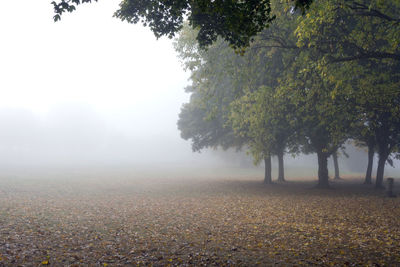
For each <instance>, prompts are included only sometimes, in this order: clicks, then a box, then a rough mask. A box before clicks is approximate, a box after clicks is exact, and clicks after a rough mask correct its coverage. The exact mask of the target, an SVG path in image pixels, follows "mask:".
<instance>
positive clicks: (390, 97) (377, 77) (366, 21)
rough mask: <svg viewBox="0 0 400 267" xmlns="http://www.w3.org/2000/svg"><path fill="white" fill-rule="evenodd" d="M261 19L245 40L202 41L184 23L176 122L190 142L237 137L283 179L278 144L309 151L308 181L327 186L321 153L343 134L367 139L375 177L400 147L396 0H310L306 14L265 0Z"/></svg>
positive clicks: (208, 143)
mask: <svg viewBox="0 0 400 267" xmlns="http://www.w3.org/2000/svg"><path fill="white" fill-rule="evenodd" d="M270 5H271V10H272V11H271V12H272V16H274V17H276V19H275V20H273V22H272V23H271V25H270V26H269V27H268V28H267V29H265V30H263V31H262V32H261V33H260V34H258V35H257V36H256V37H255V38H254V40H253V42H252V43H251V44H250V46H249V47H248V48H246V50H240V49H236V51H233V49H232V45H230V44H229V43H228V42H226V41H224V40H222V39H218V40H217V41H216V42H214V43H213V44H212V45H210V46H209V47H208V48H207V49H202V48H200V47H199V45H198V41H197V40H196V37H197V30H195V29H192V28H191V27H189V26H185V27H184V28H183V30H182V31H181V33H180V35H179V38H177V39H176V42H175V48H176V50H177V51H178V53H179V55H180V57H181V59H182V61H183V63H184V66H185V67H186V68H187V69H188V70H190V71H191V81H192V84H191V85H190V86H189V87H187V88H186V90H187V91H188V92H190V93H191V98H190V102H189V103H187V104H184V105H183V107H182V110H181V113H180V116H179V121H178V128H179V129H180V131H181V135H182V137H183V138H185V139H191V141H192V147H193V150H201V149H203V148H206V147H219V146H220V147H223V148H228V147H236V148H241V147H243V146H246V147H247V148H249V150H250V152H251V154H252V155H253V156H254V159H255V161H256V162H259V161H261V160H264V162H265V182H266V183H271V156H272V155H276V156H277V157H278V159H279V160H278V162H279V175H278V179H279V180H284V166H283V156H284V154H285V153H291V154H298V153H306V154H308V153H316V154H317V157H318V185H319V186H320V187H327V186H329V180H328V179H329V177H328V168H327V159H328V158H329V157H330V156H331V155H333V156H334V157H336V156H337V154H336V153H337V151H338V150H339V149H340V148H342V147H343V145H344V143H345V142H346V141H347V140H353V141H354V142H357V143H358V144H360V145H364V146H366V147H368V155H369V159H368V168H367V172H366V180H365V182H366V183H371V182H372V181H371V171H372V164H373V156H374V154H375V152H377V153H378V155H379V161H378V167H377V174H376V187H377V188H380V187H382V186H383V177H384V167H385V164H386V163H391V162H392V159H393V157H399V155H400V154H399V151H400V73H399V70H400V17H399V14H400V2H399V1H396V0H388V1H378V0H350V1H344V0H320V1H316V2H314V3H313V4H312V5H311V7H310V9H309V10H308V11H307V13H306V15H302V14H300V13H299V11H296V10H295V9H294V7H293V6H292V5H291V2H287V1H278V0H276V1H271V3H270Z"/></svg>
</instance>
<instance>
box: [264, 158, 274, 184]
mask: <svg viewBox="0 0 400 267" xmlns="http://www.w3.org/2000/svg"><path fill="white" fill-rule="evenodd" d="M264 165H265V175H264V183H265V184H272V175H271V169H272V168H271V156H266V157H264Z"/></svg>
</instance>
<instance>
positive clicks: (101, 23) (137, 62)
mask: <svg viewBox="0 0 400 267" xmlns="http://www.w3.org/2000/svg"><path fill="white" fill-rule="evenodd" d="M119 2H120V0H111V1H110V0H107V1H106V0H100V1H99V3H93V4H89V5H82V6H80V7H78V9H77V11H75V12H74V13H72V14H65V15H64V16H63V17H62V20H61V21H59V22H57V23H54V22H53V20H52V16H53V10H52V6H51V5H50V1H32V0H20V1H3V2H2V5H1V9H0V36H1V38H0V39H1V42H0V77H1V78H0V108H3V107H19V108H25V109H29V110H32V111H34V112H36V113H41V114H44V113H46V112H48V111H49V110H51V109H52V108H54V107H55V106H58V105H60V104H65V103H79V104H82V105H89V106H90V107H91V108H93V109H94V110H96V112H101V113H102V114H103V115H105V116H111V117H114V118H115V119H118V118H119V117H121V116H130V115H131V116H132V117H131V118H132V119H137V120H139V119H140V120H146V119H155V118H156V117H158V119H160V120H161V121H162V118H160V116H161V117H162V116H168V118H167V120H172V124H173V125H172V126H173V127H174V128H176V126H175V125H176V119H177V115H176V114H177V113H178V112H179V108H180V106H181V104H182V103H183V102H185V101H186V100H187V98H188V95H186V94H185V93H184V91H183V88H184V86H185V84H187V77H188V75H187V74H186V73H184V72H183V70H182V68H181V65H180V63H179V61H178V59H177V57H176V53H175V51H174V49H173V46H172V41H171V40H169V39H167V38H162V39H160V40H156V38H155V37H154V36H153V34H152V32H151V31H150V29H148V28H144V27H142V26H141V25H130V24H128V23H126V22H125V23H124V22H121V21H120V20H118V19H116V18H113V17H112V14H113V12H114V11H115V10H116V9H117V7H118V3H119ZM166 111H169V112H167V114H166ZM129 113H131V114H129ZM145 117H147V118H145ZM173 117H174V118H175V119H173Z"/></svg>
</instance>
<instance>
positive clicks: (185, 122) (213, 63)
mask: <svg viewBox="0 0 400 267" xmlns="http://www.w3.org/2000/svg"><path fill="white" fill-rule="evenodd" d="M195 37H196V31H195V30H192V29H191V28H190V27H188V26H186V27H184V28H183V30H182V31H181V33H180V35H179V38H178V39H176V41H175V43H174V46H175V49H176V51H177V52H178V53H179V57H180V58H181V60H182V62H183V64H184V67H185V69H188V70H190V71H191V72H192V73H191V81H192V84H191V85H190V86H188V87H187V88H186V91H187V92H188V93H191V97H190V102H189V103H186V104H184V105H183V106H182V109H181V112H180V114H179V120H178V129H179V130H180V131H181V136H182V138H184V139H185V140H189V139H190V140H191V141H192V149H193V151H200V150H202V149H204V148H208V147H211V148H217V147H222V148H223V149H227V148H230V147H236V148H240V147H241V146H242V145H243V144H244V142H245V140H243V139H242V138H238V137H237V136H235V135H234V133H233V130H232V128H231V127H230V125H229V124H227V121H228V116H229V104H230V103H231V101H233V99H234V98H235V93H234V91H233V90H232V88H233V82H232V80H231V79H230V78H229V77H228V76H227V75H226V72H227V67H228V66H229V65H228V64H232V63H231V62H234V61H235V60H240V59H241V58H240V56H238V55H236V54H235V53H233V52H232V51H231V50H230V49H229V47H228V46H227V44H226V43H224V42H222V41H221V40H219V41H218V42H216V43H214V44H213V45H211V46H210V47H209V49H208V50H207V51H206V50H203V49H199V46H198V44H197V41H196V39H195Z"/></svg>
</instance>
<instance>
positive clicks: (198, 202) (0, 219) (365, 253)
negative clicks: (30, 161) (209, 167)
mask: <svg viewBox="0 0 400 267" xmlns="http://www.w3.org/2000/svg"><path fill="white" fill-rule="evenodd" d="M53 178H54V177H51V176H49V177H45V178H43V177H33V178H32V177H31V178H16V177H14V178H10V177H8V178H7V177H2V178H1V179H0V266H18V265H23V266H40V265H50V266H69V265H70V266H81V265H82V266H89V265H90V266H122V265H137V264H139V265H153V266H164V265H171V266H174V265H184V266H185V265H186V266H187V265H195V266H198V265H218V266H223V265H239V266H240V265H242V266H252V265H264V266H265V265H273V264H278V265H292V266H293V265H297V266H300V265H328V266H329V265H370V266H377V265H380V266H383V265H385V266H395V265H400V220H399V219H400V198H399V197H398V198H392V199H390V198H386V197H385V196H384V192H382V191H378V192H377V191H375V190H374V189H373V188H372V187H369V186H365V185H359V184H360V183H361V180H357V179H345V180H342V181H339V182H334V183H333V187H334V189H330V190H318V189H315V188H313V183H312V182H310V181H305V182H301V181H292V182H288V183H285V184H275V185H272V186H264V185H263V184H262V179H260V178H243V177H240V178H218V179H217V178H189V177H187V178H186V179H185V178H174V179H163V177H162V176H160V178H154V177H148V178H146V179H139V178H134V177H131V176H130V175H129V174H127V175H122V174H119V175H116V176H115V177H113V176H109V175H103V176H95V175H92V176H90V175H86V176H85V175H82V176H81V177H79V176H74V177H62V178H57V179H53ZM396 182H397V183H398V180H397V181H396ZM397 185H398V184H397Z"/></svg>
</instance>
